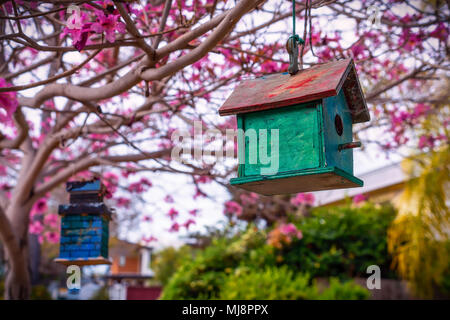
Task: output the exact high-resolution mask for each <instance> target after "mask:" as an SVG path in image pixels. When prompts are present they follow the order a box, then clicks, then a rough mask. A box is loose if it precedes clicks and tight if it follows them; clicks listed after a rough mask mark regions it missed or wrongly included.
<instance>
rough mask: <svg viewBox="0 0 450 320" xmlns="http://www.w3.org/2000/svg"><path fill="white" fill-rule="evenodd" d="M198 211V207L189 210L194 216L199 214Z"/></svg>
mask: <svg viewBox="0 0 450 320" xmlns="http://www.w3.org/2000/svg"><path fill="white" fill-rule="evenodd" d="M197 212H198V209H192V210H189V214H190V215H191V216H194V217H195V216H196V215H197Z"/></svg>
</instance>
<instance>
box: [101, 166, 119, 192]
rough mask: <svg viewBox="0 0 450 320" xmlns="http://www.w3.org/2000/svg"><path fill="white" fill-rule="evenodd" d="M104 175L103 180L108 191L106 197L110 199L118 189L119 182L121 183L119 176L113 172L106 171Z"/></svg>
mask: <svg viewBox="0 0 450 320" xmlns="http://www.w3.org/2000/svg"><path fill="white" fill-rule="evenodd" d="M103 177H104V179H103V181H102V182H103V185H104V186H105V188H106V191H107V192H106V195H105V197H106V198H108V199H110V198H112V195H113V194H114V193H115V192H116V190H117V184H118V183H119V177H118V176H117V175H116V174H115V173H113V172H105V173H104V174H103Z"/></svg>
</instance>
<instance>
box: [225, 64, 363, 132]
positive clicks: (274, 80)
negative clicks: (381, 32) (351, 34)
mask: <svg viewBox="0 0 450 320" xmlns="http://www.w3.org/2000/svg"><path fill="white" fill-rule="evenodd" d="M341 88H342V89H343V90H344V94H345V98H346V100H347V104H348V106H349V108H350V111H351V113H352V120H353V123H358V122H365V121H369V120H370V115H369V111H368V109H367V105H366V101H365V98H364V94H363V92H362V90H361V85H360V83H359V80H358V76H357V74H356V69H355V65H354V63H353V59H345V60H339V61H333V62H329V63H324V64H317V65H314V66H313V67H311V68H308V69H304V70H300V71H299V72H298V73H297V74H295V75H293V76H291V75H290V74H289V73H287V72H285V73H278V74H272V75H268V76H264V77H261V78H257V79H253V80H246V81H243V82H242V83H241V84H239V85H238V86H237V87H236V88H235V90H234V91H233V93H232V94H231V96H230V97H229V98H228V99H227V100H226V101H225V103H224V104H223V106H222V107H221V108H220V109H219V114H220V115H221V116H224V115H231V114H238V113H247V112H254V111H262V110H267V109H275V108H280V107H286V106H290V105H294V104H298V103H304V102H309V101H313V100H317V99H322V98H327V97H332V96H335V95H337V94H338V93H339V92H340V90H341Z"/></svg>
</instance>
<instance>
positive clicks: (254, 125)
mask: <svg viewBox="0 0 450 320" xmlns="http://www.w3.org/2000/svg"><path fill="white" fill-rule="evenodd" d="M238 118H241V121H242V129H243V130H244V131H245V147H244V150H245V165H244V172H242V173H243V175H244V176H246V177H247V176H258V175H260V174H261V168H268V167H270V165H269V164H263V163H262V161H261V159H260V154H261V152H262V153H263V154H267V155H268V156H269V158H270V155H271V154H272V150H273V145H272V131H271V130H273V129H274V130H279V131H278V132H279V168H278V172H289V171H292V170H302V169H310V168H317V167H319V166H321V155H322V152H321V150H322V144H321V142H322V139H320V131H321V127H322V125H321V117H320V113H319V112H318V106H317V105H316V104H315V103H314V104H311V103H309V104H303V105H297V106H291V107H288V108H282V109H278V110H266V111H261V112H253V113H247V114H243V115H240V116H239V117H238ZM251 129H253V130H254V131H252V130H251ZM261 130H267V131H266V132H267V139H261V137H262V133H263V131H261ZM252 139H255V140H257V145H254V147H253V148H252V147H251V140H252ZM264 140H265V141H264ZM261 142H265V144H263V143H261ZM266 150H267V151H266ZM255 160H256V163H255Z"/></svg>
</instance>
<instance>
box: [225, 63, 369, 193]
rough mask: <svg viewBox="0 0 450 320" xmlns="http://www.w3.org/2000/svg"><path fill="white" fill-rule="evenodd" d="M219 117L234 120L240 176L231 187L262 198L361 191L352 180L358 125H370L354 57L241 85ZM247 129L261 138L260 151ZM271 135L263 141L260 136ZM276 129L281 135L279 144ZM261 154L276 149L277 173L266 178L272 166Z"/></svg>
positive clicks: (258, 140) (279, 135)
mask: <svg viewBox="0 0 450 320" xmlns="http://www.w3.org/2000/svg"><path fill="white" fill-rule="evenodd" d="M219 114H220V115H221V116H226V115H236V116H237V124H238V129H242V132H243V133H244V136H243V137H242V139H239V138H238V150H239V152H240V153H241V154H242V157H241V159H240V160H239V161H240V163H239V168H238V177H237V178H234V179H231V181H230V183H231V184H232V185H235V186H238V187H241V188H243V189H246V190H249V191H253V192H257V193H260V194H264V195H275V194H290V193H297V192H307V191H318V190H328V189H340V188H353V187H361V186H362V185H363V181H361V180H360V179H358V178H356V177H355V176H353V148H355V147H359V146H361V144H360V143H359V142H355V141H352V138H353V135H352V132H353V131H352V125H353V124H354V123H360V122H366V121H369V120H370V115H369V111H368V109H367V105H366V102H365V98H364V94H363V92H362V90H361V86H360V83H359V80H358V77H357V74H356V69H355V66H354V63H353V60H352V59H345V60H340V61H335V62H330V63H326V64H319V65H315V66H313V67H311V68H309V69H304V70H301V71H299V72H298V73H297V74H295V75H292V76H291V75H289V74H288V73H287V72H286V73H282V74H274V75H269V76H264V77H261V78H258V79H253V80H247V81H244V82H242V83H241V84H239V85H238V86H237V87H236V89H235V90H234V91H233V93H232V94H231V96H230V97H229V98H228V99H227V100H226V101H225V103H224V105H223V106H222V107H221V108H220V109H219ZM249 129H254V130H255V131H257V132H259V134H258V135H257V146H256V148H255V147H254V146H253V147H252V146H251V145H250V144H251V143H252V141H251V135H249V134H247V132H248V130H249ZM263 129H266V137H265V138H264V139H261V130H263ZM272 130H278V137H279V142H278V145H277V146H275V145H274V142H273V141H272V139H271V134H272V133H271V132H272ZM261 148H263V149H264V150H266V151H267V153H270V152H271V150H272V149H274V150H276V149H277V148H278V168H277V172H276V173H274V174H261V171H262V170H264V168H267V167H268V165H267V162H266V161H261V159H260V158H258V160H257V161H256V163H255V162H252V161H249V159H250V160H251V159H252V157H253V159H255V157H256V155H255V153H257V151H260V152H261V150H260V149H261Z"/></svg>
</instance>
